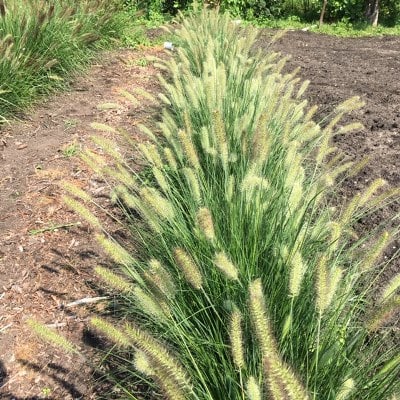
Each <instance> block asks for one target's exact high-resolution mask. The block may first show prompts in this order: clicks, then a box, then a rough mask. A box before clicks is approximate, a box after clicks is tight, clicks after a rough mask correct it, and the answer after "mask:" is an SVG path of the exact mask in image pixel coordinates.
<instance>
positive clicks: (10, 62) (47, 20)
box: [0, 0, 126, 118]
mask: <svg viewBox="0 0 400 400" xmlns="http://www.w3.org/2000/svg"><path fill="white" fill-rule="evenodd" d="M122 18H123V15H122V14H120V13H119V12H118V9H117V8H116V5H113V4H112V3H110V2H109V1H106V0H88V1H84V2H82V1H77V0H63V1H61V0H55V1H51V2H48V1H42V0H39V1H19V0H8V1H7V2H5V1H0V54H1V59H0V82H1V84H0V116H1V117H2V118H5V117H7V116H9V115H12V114H14V113H15V112H16V111H18V110H20V109H22V108H24V107H27V106H30V105H31V103H32V101H33V99H35V98H37V97H38V96H40V95H43V94H45V93H48V92H49V91H50V90H52V89H54V88H55V87H60V86H63V85H64V83H65V81H64V79H65V78H66V77H67V76H68V74H69V73H71V72H76V71H77V70H80V69H81V68H82V67H83V66H84V65H86V63H87V62H88V61H89V60H90V58H91V57H92V56H93V55H94V52H95V51H96V50H98V49H101V48H105V47H107V46H109V45H110V44H111V43H112V42H113V40H115V39H116V38H118V37H119V36H120V33H121V32H122V29H123V27H124V21H123V19H122ZM125 22H126V21H125Z"/></svg>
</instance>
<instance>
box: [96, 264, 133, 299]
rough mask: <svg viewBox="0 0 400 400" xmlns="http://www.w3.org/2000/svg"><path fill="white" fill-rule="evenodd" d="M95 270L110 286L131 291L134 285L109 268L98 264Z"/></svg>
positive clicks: (124, 291) (122, 290)
mask: <svg viewBox="0 0 400 400" xmlns="http://www.w3.org/2000/svg"><path fill="white" fill-rule="evenodd" d="M94 272H96V274H97V275H98V276H99V277H100V278H101V279H102V280H103V281H104V282H105V283H106V284H107V285H109V286H110V287H112V288H113V289H116V290H118V291H120V292H123V293H129V292H130V291H131V290H132V288H133V286H132V284H131V283H130V282H128V281H127V280H126V279H124V278H122V276H120V275H117V274H115V273H114V272H112V271H111V270H110V269H109V268H104V267H100V266H97V267H95V269H94Z"/></svg>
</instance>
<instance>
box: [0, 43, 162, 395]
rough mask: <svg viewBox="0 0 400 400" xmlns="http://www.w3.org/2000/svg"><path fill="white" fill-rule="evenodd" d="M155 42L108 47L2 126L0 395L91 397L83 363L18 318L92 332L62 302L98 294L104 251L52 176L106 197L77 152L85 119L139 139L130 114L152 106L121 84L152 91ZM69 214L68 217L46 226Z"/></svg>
mask: <svg viewBox="0 0 400 400" xmlns="http://www.w3.org/2000/svg"><path fill="white" fill-rule="evenodd" d="M161 51H162V50H161V49H160V48H152V49H149V48H147V49H144V50H138V51H119V52H115V53H108V54H105V55H104V56H103V57H102V59H101V60H100V61H99V63H98V64H97V65H94V66H93V67H92V68H91V69H90V70H89V71H88V73H87V74H86V75H85V76H84V77H81V78H79V79H77V80H76V81H74V82H73V83H72V85H71V89H70V90H69V91H67V92H65V93H62V94H59V95H56V96H53V97H52V98H50V99H49V100H47V101H46V102H45V103H44V104H43V105H42V106H40V107H39V108H38V109H36V110H35V111H34V112H33V113H32V114H30V115H28V116H26V118H25V119H24V120H23V121H21V122H17V123H13V124H12V125H11V126H10V127H5V128H4V129H3V131H2V132H0V140H1V141H2V142H1V143H2V148H1V151H0V170H1V173H0V189H1V190H0V398H2V399H21V400H22V399H25V400H27V399H42V398H51V399H81V398H82V399H83V398H84V399H90V398H98V397H96V396H95V393H94V390H93V388H92V381H91V371H90V369H89V368H87V367H85V366H84V365H82V363H80V362H79V360H77V359H76V357H71V356H68V355H67V356H66V355H65V354H64V353H63V352H60V351H57V350H54V349H52V348H49V347H48V346H47V345H45V344H43V343H41V342H40V341H38V340H36V338H35V337H34V336H33V335H32V334H31V333H30V332H29V329H27V328H26V326H25V322H26V320H27V319H28V318H31V317H33V318H36V319H37V320H39V321H41V322H44V323H45V324H48V325H49V326H53V327H58V328H59V331H60V333H62V334H64V335H67V336H68V337H69V338H70V339H72V340H75V342H76V343H79V342H80V341H81V339H84V342H85V341H86V342H90V340H89V339H90V337H89V335H88V334H87V332H86V331H85V329H84V326H85V321H86V316H87V312H86V311H85V307H71V308H66V307H64V305H65V304H67V303H69V302H72V301H74V300H77V299H82V298H85V297H93V296H98V293H97V292H96V291H95V281H94V277H93V274H92V273H91V270H92V268H93V266H95V264H96V263H98V262H99V261H100V260H101V254H99V253H98V249H97V248H96V246H95V244H94V243H93V241H91V240H90V237H91V235H90V229H89V228H88V227H87V226H85V225H76V223H77V222H78V221H79V218H78V217H77V216H76V215H74V214H73V213H71V212H70V211H69V210H68V209H67V208H66V207H65V206H64V205H63V204H62V201H61V199H60V197H61V196H60V195H61V193H62V190H61V189H60V188H59V186H58V183H59V182H60V181H61V180H62V179H67V180H70V181H74V182H75V183H77V184H78V185H79V186H81V187H84V188H85V189H87V190H89V191H90V192H91V193H92V195H93V196H94V197H95V198H98V199H99V201H102V202H107V200H106V199H107V196H106V194H107V187H106V185H105V184H104V182H102V181H101V180H98V179H96V177H93V174H92V173H91V172H90V171H89V170H88V168H87V167H86V166H85V165H84V164H83V163H81V162H80V160H79V159H78V157H77V156H78V153H79V151H80V150H81V149H82V148H83V147H86V146H90V144H91V141H90V139H89V137H90V135H91V134H93V133H95V132H94V131H93V130H92V129H91V128H90V126H89V125H90V123H92V122H94V121H96V122H101V123H106V124H110V125H112V126H119V127H124V128H126V129H127V130H128V131H129V132H130V133H131V134H132V135H133V137H134V138H135V137H137V138H138V139H140V135H139V133H138V132H137V129H136V128H135V124H137V123H138V122H143V121H145V120H146V119H147V118H148V117H149V115H150V114H151V113H152V112H154V110H153V108H152V107H151V106H150V105H149V104H148V102H146V101H143V102H141V103H140V104H139V105H137V106H135V107H133V106H132V105H130V104H129V102H128V101H127V100H126V99H125V98H124V97H123V96H121V95H120V94H119V91H120V90H121V89H126V90H129V91H131V92H132V90H134V89H135V87H141V88H143V89H145V90H148V91H150V92H151V91H154V90H155V91H156V92H157V91H158V88H157V78H156V77H155V75H156V73H157V72H158V71H157V70H155V69H154V68H153V67H152V66H151V65H148V63H147V62H146V60H145V58H144V57H145V56H146V55H149V54H151V55H158V54H160V52H161ZM109 102H114V103H115V102H118V103H119V104H121V108H119V109H105V110H100V109H99V108H98V105H99V104H104V103H109ZM96 133H98V132H96ZM92 147H93V145H92ZM95 151H98V149H97V150H96V149H95ZM68 224H72V226H71V227H67V226H65V227H61V228H58V229H51V228H52V227H53V226H55V225H68ZM34 230H36V232H35V231H34ZM40 230H44V231H43V232H41V231H40ZM102 306H103V304H102V303H98V304H96V305H95V307H102ZM89 344H90V343H89ZM82 346H83V347H82V351H83V352H84V353H86V352H88V351H90V346H85V345H82Z"/></svg>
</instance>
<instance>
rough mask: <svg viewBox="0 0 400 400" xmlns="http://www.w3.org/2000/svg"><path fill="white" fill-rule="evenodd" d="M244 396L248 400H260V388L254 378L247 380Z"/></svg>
mask: <svg viewBox="0 0 400 400" xmlns="http://www.w3.org/2000/svg"><path fill="white" fill-rule="evenodd" d="M246 394H247V397H248V398H249V400H261V388H260V385H259V384H258V382H257V380H256V378H255V377H254V376H250V378H249V379H248V380H247V383H246Z"/></svg>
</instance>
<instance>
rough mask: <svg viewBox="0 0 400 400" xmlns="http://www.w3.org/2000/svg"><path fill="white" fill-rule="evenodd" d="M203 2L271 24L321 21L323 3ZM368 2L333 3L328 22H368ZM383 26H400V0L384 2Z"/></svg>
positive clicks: (153, 1) (133, 3) (130, 1)
mask: <svg viewBox="0 0 400 400" xmlns="http://www.w3.org/2000/svg"><path fill="white" fill-rule="evenodd" d="M122 1H123V3H124V4H125V6H126V7H127V8H129V9H132V10H133V9H134V10H135V11H137V10H140V9H141V10H145V11H146V16H147V17H148V18H150V19H152V18H155V19H160V16H161V15H162V14H163V13H169V14H172V15H175V14H176V13H177V11H178V10H181V11H184V10H187V9H190V8H191V3H192V2H191V1H189V0H150V1H143V0H122ZM201 3H205V4H208V5H209V6H219V7H220V8H221V9H222V10H225V11H229V12H230V13H231V14H232V15H234V16H241V17H243V18H245V19H247V20H249V21H258V22H262V21H264V22H265V21H267V20H274V19H286V18H289V19H290V18H297V19H299V20H301V21H305V22H312V21H318V19H319V14H320V12H321V6H322V0H208V1H203V2H201ZM367 3H368V2H367V1H360V0H329V1H328V5H327V10H326V15H325V18H326V21H328V22H339V21H348V22H352V23H358V24H360V23H366V22H367V21H366V15H365V12H366V9H367ZM379 21H380V23H382V24H384V25H385V26H394V25H396V24H399V23H400V3H399V2H398V1H397V0H381V1H380V17H379Z"/></svg>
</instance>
